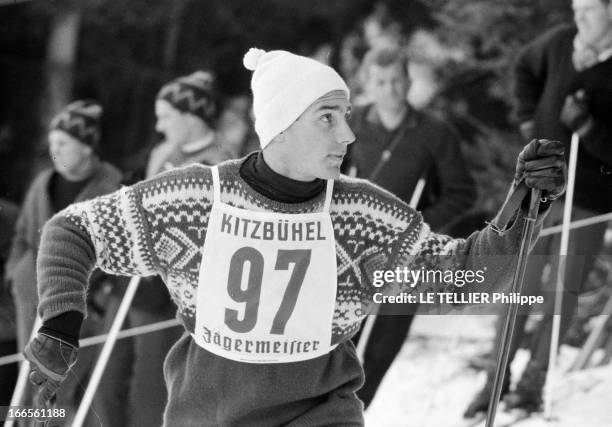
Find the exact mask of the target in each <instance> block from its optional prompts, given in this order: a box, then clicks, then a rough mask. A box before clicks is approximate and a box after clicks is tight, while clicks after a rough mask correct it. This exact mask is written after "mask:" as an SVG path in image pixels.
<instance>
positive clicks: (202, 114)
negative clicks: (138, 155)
mask: <svg viewBox="0 0 612 427" xmlns="http://www.w3.org/2000/svg"><path fill="white" fill-rule="evenodd" d="M219 108H220V107H219V101H218V95H217V90H216V83H215V76H214V75H213V74H212V73H211V72H209V71H196V72H195V73H192V74H189V75H188V76H183V77H179V78H177V79H175V80H173V81H171V82H169V83H168V84H166V85H164V86H163V87H162V88H161V89H160V91H159V93H158V94H157V98H156V100H155V116H156V117H157V123H156V125H155V130H156V131H157V132H158V133H160V134H161V135H162V136H163V142H162V143H161V144H160V145H158V146H157V147H155V148H154V149H153V151H152V152H151V156H150V158H149V163H148V165H147V172H146V176H147V177H150V176H153V175H156V174H158V173H159V172H163V171H166V170H168V169H172V168H174V167H177V166H183V165H187V164H191V163H203V164H206V165H214V164H217V163H219V162H222V161H223V160H227V159H229V158H230V153H229V152H228V150H226V149H225V148H224V147H223V146H222V144H220V143H219V141H218V138H217V135H216V132H215V129H216V122H217V118H218V116H219Z"/></svg>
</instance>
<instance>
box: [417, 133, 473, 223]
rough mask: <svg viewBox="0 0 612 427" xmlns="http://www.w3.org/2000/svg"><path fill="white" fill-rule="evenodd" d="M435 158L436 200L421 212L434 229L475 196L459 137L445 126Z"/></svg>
mask: <svg viewBox="0 0 612 427" xmlns="http://www.w3.org/2000/svg"><path fill="white" fill-rule="evenodd" d="M441 130H442V134H441V136H440V138H439V143H438V144H437V145H436V152H435V155H434V156H433V157H434V161H435V172H436V174H437V176H438V179H439V182H440V194H439V196H438V199H437V201H436V202H435V203H434V204H433V205H431V206H430V207H428V208H427V209H425V210H424V211H423V217H424V218H425V221H426V222H427V223H428V224H429V225H430V226H431V227H432V228H433V229H435V230H439V229H440V228H441V227H444V226H448V225H450V224H451V223H452V221H453V219H456V218H457V217H458V216H459V214H460V213H462V212H465V211H467V210H468V209H469V208H470V207H471V206H472V204H473V203H474V200H475V199H476V189H475V185H474V180H473V179H472V177H471V176H470V173H469V172H468V170H467V167H466V165H465V161H464V158H463V154H462V152H461V147H460V146H459V139H458V137H457V135H456V134H455V132H454V131H453V130H452V129H451V128H450V126H448V125H443V126H442V128H441Z"/></svg>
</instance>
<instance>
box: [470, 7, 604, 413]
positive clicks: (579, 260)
mask: <svg viewBox="0 0 612 427" xmlns="http://www.w3.org/2000/svg"><path fill="white" fill-rule="evenodd" d="M572 8H573V10H574V21H575V24H576V26H575V27H574V26H567V25H564V26H561V27H558V28H554V29H552V30H551V31H548V32H547V33H545V34H543V35H542V36H540V37H538V38H537V39H535V40H534V41H533V42H531V43H529V44H528V45H527V46H526V47H525V48H524V49H523V50H522V51H521V52H520V53H519V55H518V58H517V61H516V68H515V71H516V84H515V97H516V100H515V102H516V113H517V117H518V119H519V121H520V130H521V133H522V134H523V136H524V137H525V141H529V140H530V139H531V138H534V137H535V138H539V137H543V136H546V138H550V139H557V140H560V141H562V142H564V143H565V144H566V145H567V146H568V147H567V148H566V150H565V152H566V153H569V151H570V150H569V143H570V137H571V134H572V132H576V133H577V134H578V135H579V136H580V145H579V149H578V164H577V167H576V183H575V190H574V205H573V207H572V220H573V221H575V220H578V219H583V218H588V217H592V216H595V215H598V214H602V213H606V212H610V211H612V191H611V190H612V173H611V172H612V127H611V123H612V78H611V76H612V4H611V3H610V0H573V1H572ZM566 155H567V154H566ZM562 216H563V204H561V203H559V204H555V206H554V207H553V209H552V211H551V214H550V215H549V216H548V218H547V223H548V225H555V224H559V223H560V222H561V220H562ZM606 225H607V224H606V223H599V224H595V225H592V226H589V227H583V228H578V229H575V230H573V231H572V232H571V233H570V237H569V248H568V255H569V256H568V257H567V260H566V273H565V281H564V285H565V289H564V293H563V305H562V308H561V314H562V316H561V328H560V339H563V336H564V335H565V332H567V330H568V328H569V326H570V323H571V320H572V316H573V314H574V311H575V309H576V304H577V298H578V295H579V293H580V291H581V288H582V286H583V285H584V283H585V282H586V279H587V276H588V274H589V272H590V270H591V269H592V266H593V262H594V259H595V256H596V255H597V254H598V253H599V251H600V250H601V246H602V242H603V237H604V232H605V230H606ZM559 245H560V235H559V234H556V235H553V236H550V237H547V238H542V239H540V240H539V241H538V243H537V245H536V247H535V248H534V250H533V252H532V254H533V255H553V256H554V255H558V253H559ZM547 258H548V257H543V256H540V257H532V259H531V262H530V264H529V265H528V270H527V273H526V279H525V285H524V289H523V293H524V294H533V293H537V292H538V291H540V290H548V291H551V290H553V289H554V288H555V284H556V271H557V267H556V262H555V261H558V256H557V257H555V258H556V259H555V258H551V260H552V269H551V272H552V273H553V274H550V275H549V278H548V280H547V282H546V283H544V284H543V287H542V289H540V285H541V284H542V270H543V268H544V264H545V262H546V260H547ZM548 295H551V294H548ZM545 300H546V302H547V305H549V307H547V311H546V312H547V313H549V314H548V315H546V316H545V317H544V319H543V321H542V322H540V324H539V325H538V327H537V330H536V331H535V334H534V335H535V336H534V337H533V340H532V345H531V346H530V351H531V358H530V360H529V362H528V364H527V367H526V368H525V370H524V372H523V374H522V376H521V378H520V380H519V381H518V383H517V386H516V389H515V390H514V391H513V392H512V393H508V391H509V390H508V389H509V383H510V372H509V370H508V371H507V372H506V376H505V378H506V382H505V384H504V390H503V393H504V394H507V396H506V398H505V400H506V403H507V406H508V407H510V408H515V407H518V408H523V409H526V410H528V411H534V410H538V409H539V407H540V406H541V403H542V389H543V386H544V382H545V379H546V371H547V369H548V358H549V352H550V342H551V331H552V316H551V315H550V313H553V307H552V305H553V303H554V301H553V300H554V297H553V296H550V297H546V298H545ZM526 319H527V316H518V318H517V323H516V326H515V338H514V340H513V344H512V346H511V349H510V355H509V362H512V359H513V357H514V355H515V354H516V349H517V347H518V344H519V342H520V340H521V338H522V337H523V335H524V329H525V322H526ZM501 328H502V322H501V321H498V325H497V335H498V334H499V332H500V330H501ZM495 353H497V351H495V352H494V354H495ZM509 365H510V363H509V364H508V366H509ZM493 374H494V372H493V367H491V368H490V369H489V372H488V377H487V381H486V383H485V386H484V388H483V389H482V390H481V391H480V392H479V393H478V394H477V396H476V397H475V398H474V400H473V401H472V403H471V404H470V405H469V407H468V408H467V410H466V412H465V416H466V417H472V416H474V415H475V414H476V413H477V412H479V411H486V410H487V406H488V403H489V397H490V394H491V388H492V382H493Z"/></svg>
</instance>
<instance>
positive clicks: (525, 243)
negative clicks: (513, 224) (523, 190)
mask: <svg viewBox="0 0 612 427" xmlns="http://www.w3.org/2000/svg"><path fill="white" fill-rule="evenodd" d="M523 185H524V184H523ZM540 193H541V192H540V190H537V189H532V190H531V198H530V201H529V212H528V214H527V217H526V218H525V223H524V225H523V234H522V236H521V246H520V249H519V253H518V261H517V265H516V270H515V272H514V278H513V280H512V290H511V291H510V292H512V293H513V294H515V295H516V293H520V292H521V290H522V288H523V280H524V277H525V267H526V266H527V256H528V255H529V249H530V248H529V247H530V245H531V239H532V237H533V229H534V227H535V222H536V219H537V217H538V208H539V207H540ZM517 312H518V303H515V302H513V303H510V305H509V306H508V311H507V312H506V318H505V321H504V328H503V330H502V334H501V336H500V339H501V346H500V349H499V354H498V355H497V365H496V367H495V377H494V380H493V392H492V396H491V400H490V401H489V407H488V410H487V419H486V424H485V425H486V427H493V424H494V422H495V414H496V412H497V405H498V403H499V399H500V397H501V390H502V384H503V380H504V374H505V372H506V366H507V365H508V353H509V349H510V344H511V342H512V335H513V333H514V324H515V323H516V314H517Z"/></svg>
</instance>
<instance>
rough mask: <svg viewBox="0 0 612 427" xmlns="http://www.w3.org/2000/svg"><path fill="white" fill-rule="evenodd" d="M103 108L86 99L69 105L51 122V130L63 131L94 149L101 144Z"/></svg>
mask: <svg viewBox="0 0 612 427" xmlns="http://www.w3.org/2000/svg"><path fill="white" fill-rule="evenodd" d="M101 118H102V106H101V105H100V104H98V103H97V102H96V101H93V100H90V99H86V100H79V101H74V102H72V103H70V104H68V105H67V106H66V107H65V108H64V109H63V110H62V111H61V112H60V113H59V114H58V115H57V116H55V117H54V118H53V120H51V125H50V126H49V130H50V131H51V130H61V131H63V132H66V133H67V134H68V135H70V136H72V137H74V138H76V139H77V140H79V141H80V142H81V143H83V144H85V145H89V146H90V147H93V148H94V149H95V148H97V147H98V144H99V143H100V137H101V135H102V129H101V124H100V120H101Z"/></svg>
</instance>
